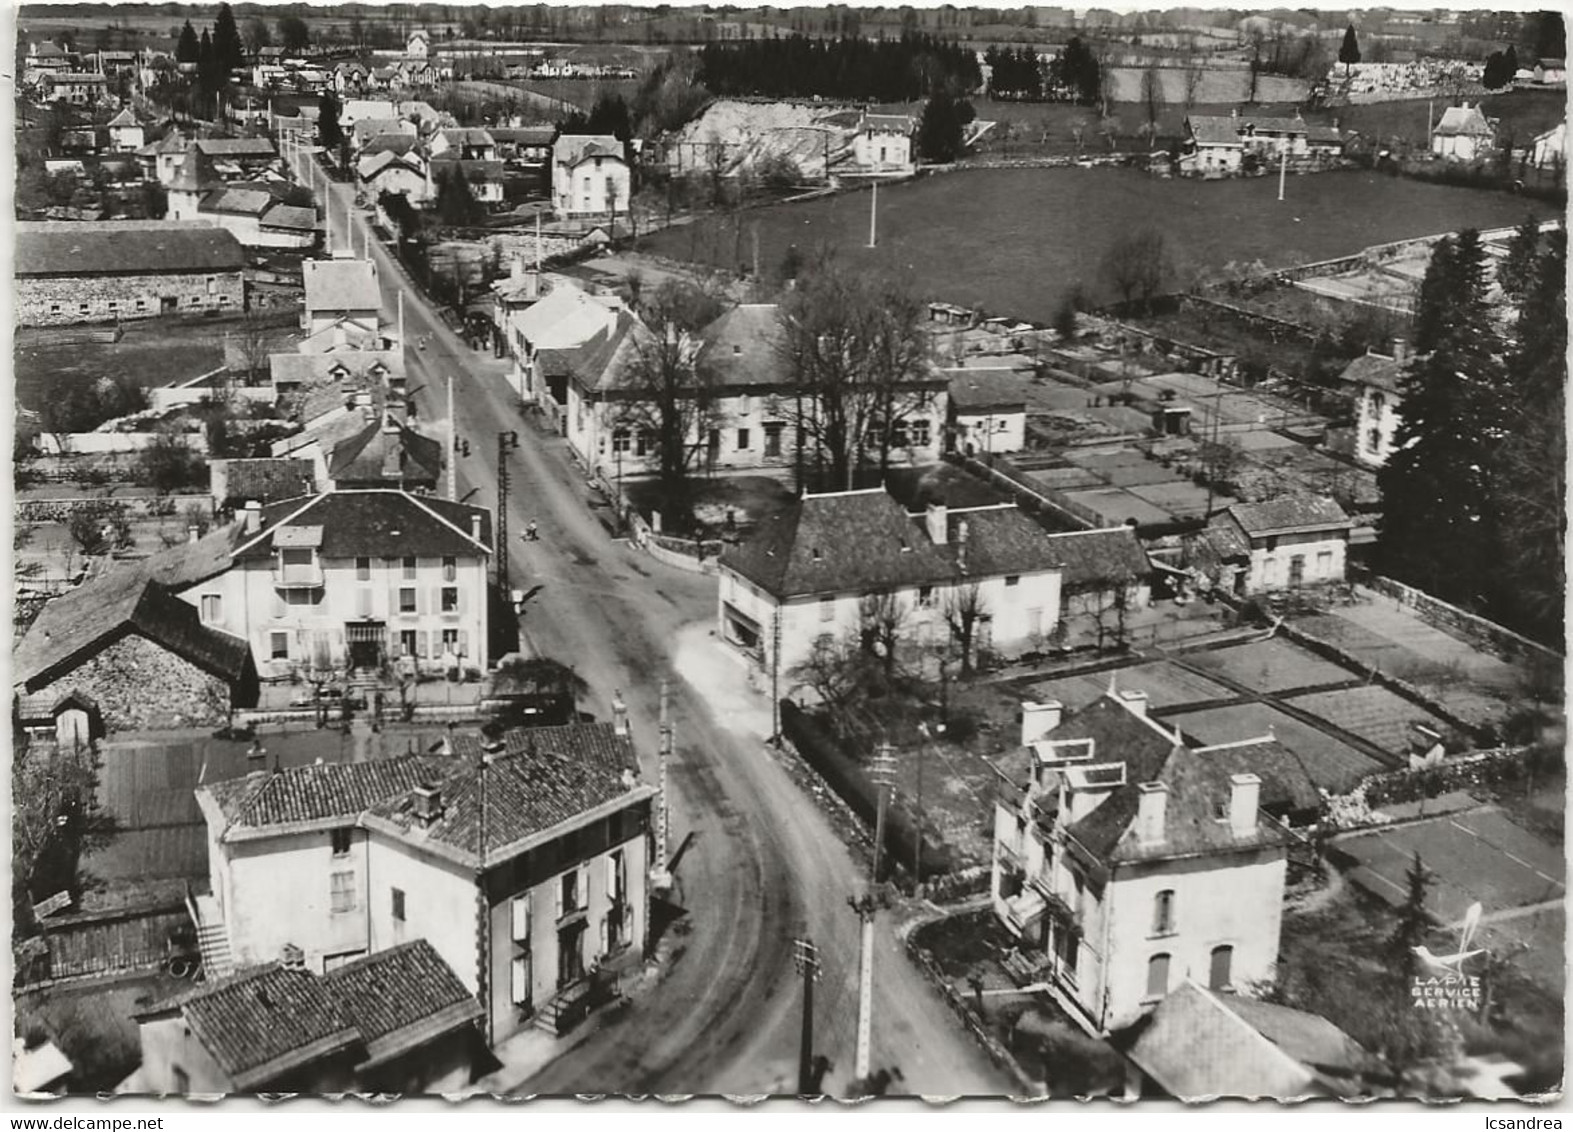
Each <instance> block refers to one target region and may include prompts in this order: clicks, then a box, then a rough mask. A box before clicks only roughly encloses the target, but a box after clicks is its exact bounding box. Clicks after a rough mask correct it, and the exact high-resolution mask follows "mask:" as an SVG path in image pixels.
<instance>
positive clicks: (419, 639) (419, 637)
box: [415, 629, 431, 660]
mask: <svg viewBox="0 0 1573 1132" xmlns="http://www.w3.org/2000/svg"><path fill="white" fill-rule="evenodd" d="M430 636H431V634H430V633H428V632H427V631H426V630H425V629H421V630H419V631H418V632H417V633H416V634H415V655H416V656H417V657H419V658H420V659H421V660H425V659H426V656H427V653H426V644H427V639H428V638H429V637H430Z"/></svg>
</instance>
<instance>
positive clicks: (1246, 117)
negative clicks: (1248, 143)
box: [1237, 114, 1308, 134]
mask: <svg viewBox="0 0 1573 1132" xmlns="http://www.w3.org/2000/svg"><path fill="white" fill-rule="evenodd" d="M1237 120H1238V122H1239V123H1240V132H1241V133H1244V132H1245V131H1246V130H1248V129H1249V130H1255V131H1256V132H1257V133H1259V134H1303V133H1305V131H1306V129H1307V128H1308V127H1307V126H1306V124H1305V119H1303V118H1269V117H1265V116H1262V115H1258V114H1242V115H1240V117H1239V118H1238V119H1237Z"/></svg>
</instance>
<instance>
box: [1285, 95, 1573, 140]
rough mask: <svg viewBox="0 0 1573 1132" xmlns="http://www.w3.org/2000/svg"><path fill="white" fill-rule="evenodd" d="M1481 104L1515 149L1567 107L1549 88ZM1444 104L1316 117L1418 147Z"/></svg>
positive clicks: (1423, 101) (1413, 102)
mask: <svg viewBox="0 0 1573 1132" xmlns="http://www.w3.org/2000/svg"><path fill="white" fill-rule="evenodd" d="M1480 104H1481V106H1482V107H1483V108H1484V109H1485V112H1486V115H1487V116H1488V117H1491V118H1500V119H1501V121H1502V127H1501V129H1502V139H1503V140H1504V141H1505V142H1506V143H1507V144H1509V145H1511V146H1513V147H1515V148H1517V147H1521V146H1525V145H1528V144H1529V143H1530V142H1531V141H1532V140H1533V139H1534V138H1535V136H1536V135H1537V134H1542V133H1544V132H1545V131H1547V130H1549V129H1551V127H1553V126H1555V125H1556V124H1557V123H1558V122H1560V121H1562V116H1563V114H1564V113H1566V108H1567V100H1566V97H1565V95H1564V94H1563V92H1561V91H1554V90H1515V91H1510V92H1509V93H1507V94H1494V95H1488V96H1486V97H1485V98H1482V99H1481V100H1480ZM1447 105H1448V101H1447V100H1446V99H1442V98H1434V99H1427V98H1414V99H1406V100H1404V101H1402V102H1378V103H1374V104H1372V105H1370V106H1343V107H1340V108H1339V109H1337V110H1333V111H1327V112H1325V113H1323V114H1318V115H1316V116H1315V117H1317V118H1330V117H1336V118H1337V119H1338V125H1339V126H1340V127H1341V128H1343V129H1345V130H1354V131H1356V132H1358V133H1360V134H1363V135H1365V136H1368V137H1375V138H1378V139H1380V140H1381V141H1383V142H1384V143H1391V142H1392V141H1393V140H1394V139H1402V140H1404V141H1408V142H1410V143H1412V144H1415V145H1423V144H1425V141H1426V138H1427V137H1428V136H1429V134H1428V132H1427V123H1428V122H1431V123H1434V122H1435V121H1436V120H1438V119H1440V118H1441V117H1442V111H1443V110H1444V109H1446V107H1447Z"/></svg>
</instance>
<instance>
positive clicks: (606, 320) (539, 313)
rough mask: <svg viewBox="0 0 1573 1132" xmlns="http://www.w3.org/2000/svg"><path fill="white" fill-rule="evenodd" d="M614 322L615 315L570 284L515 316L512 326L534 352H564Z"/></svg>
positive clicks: (608, 308) (603, 304) (554, 290)
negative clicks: (545, 350) (534, 348)
mask: <svg viewBox="0 0 1573 1132" xmlns="http://www.w3.org/2000/svg"><path fill="white" fill-rule="evenodd" d="M616 322H617V312H616V311H614V310H613V309H612V308H611V307H609V306H607V304H605V303H603V302H601V301H599V300H598V299H596V298H594V297H593V296H591V295H589V294H586V293H585V291H584V290H582V289H581V288H579V287H578V286H575V285H573V284H572V283H564V284H562V285H561V286H557V287H553V288H552V290H551V292H550V293H549V294H548V295H547V296H546V297H545V298H543V299H541V300H540V301H539V302H537V303H535V305H533V306H531V307H530V308H529V309H528V310H526V311H524V312H522V313H521V314H519V315H518V316H517V317H516V318H515V319H514V320H513V325H514V327H515V328H517V329H518V331H519V333H521V334H523V335H524V337H525V340H526V341H527V342H529V343H530V344H531V345H532V346H534V347H536V348H537V349H543V348H544V349H557V350H560V349H566V348H571V347H574V346H579V345H582V344H584V343H585V342H588V341H589V340H590V339H591V338H592V337H594V336H595V335H596V334H597V333H600V332H603V331H605V330H607V329H609V328H610V327H612V326H613V325H615V324H616Z"/></svg>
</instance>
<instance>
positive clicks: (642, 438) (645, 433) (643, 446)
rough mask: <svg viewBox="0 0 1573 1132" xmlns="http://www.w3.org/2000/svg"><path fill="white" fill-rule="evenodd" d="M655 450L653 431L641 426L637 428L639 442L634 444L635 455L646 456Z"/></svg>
mask: <svg viewBox="0 0 1573 1132" xmlns="http://www.w3.org/2000/svg"><path fill="white" fill-rule="evenodd" d="M654 451H655V431H654V430H653V429H648V428H642V429H640V430H639V442H638V443H637V444H636V445H634V455H635V456H648V455H650V453H652V452H654Z"/></svg>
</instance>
